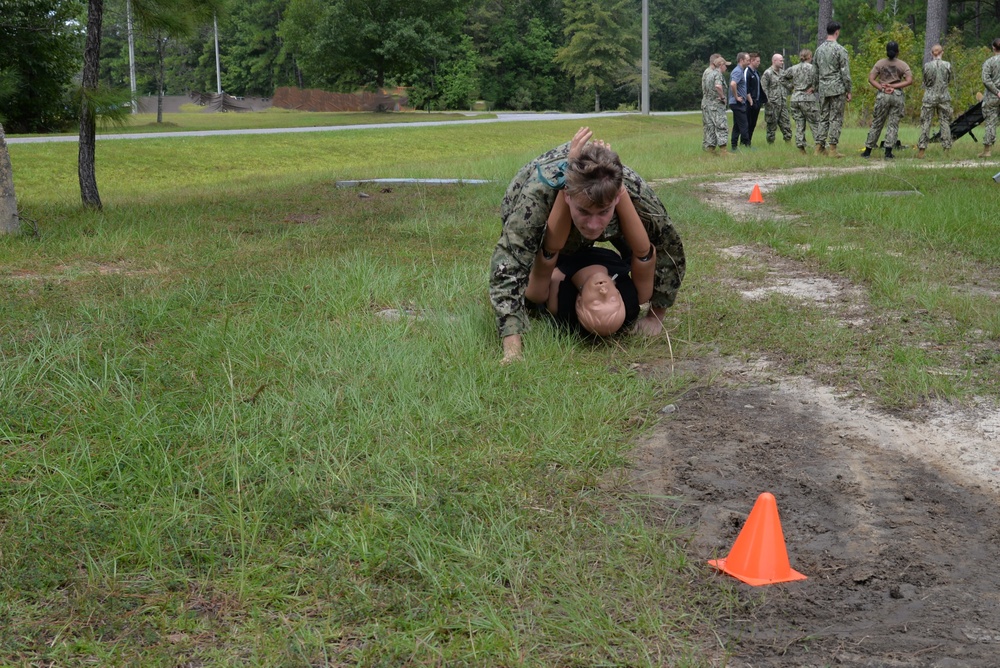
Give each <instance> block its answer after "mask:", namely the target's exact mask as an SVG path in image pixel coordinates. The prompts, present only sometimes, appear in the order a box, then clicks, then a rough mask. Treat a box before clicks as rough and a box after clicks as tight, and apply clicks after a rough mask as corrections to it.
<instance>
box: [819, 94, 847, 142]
mask: <svg viewBox="0 0 1000 668" xmlns="http://www.w3.org/2000/svg"><path fill="white" fill-rule="evenodd" d="M845 106H847V93H841V94H840V95H828V96H826V97H824V98H821V99H820V103H819V123H818V124H817V128H818V130H819V131H818V132H817V133H816V136H815V137H814V139H815V140H816V143H817V144H819V145H820V146H829V145H831V144H832V145H834V146H836V145H837V144H838V143H839V142H840V131H841V129H843V127H844V107H845Z"/></svg>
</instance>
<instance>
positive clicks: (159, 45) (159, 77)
mask: <svg viewBox="0 0 1000 668" xmlns="http://www.w3.org/2000/svg"><path fill="white" fill-rule="evenodd" d="M166 41H167V40H166V38H165V37H161V36H160V35H157V36H156V59H157V61H158V64H159V68H158V69H157V72H156V123H157V125H162V124H163V60H164V52H165V51H166Z"/></svg>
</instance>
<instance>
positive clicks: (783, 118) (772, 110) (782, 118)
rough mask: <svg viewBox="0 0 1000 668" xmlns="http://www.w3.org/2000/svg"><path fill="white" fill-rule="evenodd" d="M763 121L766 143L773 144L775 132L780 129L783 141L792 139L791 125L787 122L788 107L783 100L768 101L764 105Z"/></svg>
mask: <svg viewBox="0 0 1000 668" xmlns="http://www.w3.org/2000/svg"><path fill="white" fill-rule="evenodd" d="M764 120H765V121H767V143H768V144H773V143H774V137H775V134H776V132H775V131H776V130H777V129H778V128H781V136H782V137H783V138H784V140H785V141H789V140H790V139H791V138H792V124H791V122H790V121H789V120H788V105H787V104H785V101H784V100H768V101H767V104H765V105H764Z"/></svg>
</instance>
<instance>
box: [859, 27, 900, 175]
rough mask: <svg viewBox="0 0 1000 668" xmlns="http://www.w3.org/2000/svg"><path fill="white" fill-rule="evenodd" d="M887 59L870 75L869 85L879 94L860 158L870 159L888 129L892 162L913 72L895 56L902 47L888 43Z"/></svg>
mask: <svg viewBox="0 0 1000 668" xmlns="http://www.w3.org/2000/svg"><path fill="white" fill-rule="evenodd" d="M885 55H886V57H885V58H882V59H881V60H879V61H878V62H877V63H875V66H874V67H872V71H871V72H869V73H868V83H869V84H870V85H871V86H873V87H874V88H875V89H876V90H877V91H878V93H876V95H875V110H874V112H873V113H872V127H871V130H869V131H868V138H867V139H866V140H865V152H864V153H863V154H861V157H863V158H868V157H870V156H871V154H872V149H873V148H875V146H876V144H877V143H878V136H879V135H880V134H882V127H883V126H885V128H886V130H885V157H886V159H887V160H891V159H892V158H893V155H892V149H893V147H894V146H895V145H896V138H897V137H898V135H899V121H900V119H902V118H903V106H904V104H905V98H904V96H903V89H904V88H906V87H907V86H909V85H911V84H912V83H913V72H911V71H910V66H909V65H907V64H906V63H905V62H904V61H902V60H900V59H899V58H897V57H896V56H898V55H899V44H897V43H896V42H889V43H888V44H886V45H885Z"/></svg>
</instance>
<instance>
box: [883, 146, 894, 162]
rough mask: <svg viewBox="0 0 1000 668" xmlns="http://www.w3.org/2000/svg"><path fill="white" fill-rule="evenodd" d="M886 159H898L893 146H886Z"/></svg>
mask: <svg viewBox="0 0 1000 668" xmlns="http://www.w3.org/2000/svg"><path fill="white" fill-rule="evenodd" d="M885 159H886V160H895V159H896V157H895V156H894V155H893V154H892V147H891V146H886V147H885Z"/></svg>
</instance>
